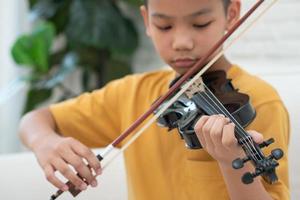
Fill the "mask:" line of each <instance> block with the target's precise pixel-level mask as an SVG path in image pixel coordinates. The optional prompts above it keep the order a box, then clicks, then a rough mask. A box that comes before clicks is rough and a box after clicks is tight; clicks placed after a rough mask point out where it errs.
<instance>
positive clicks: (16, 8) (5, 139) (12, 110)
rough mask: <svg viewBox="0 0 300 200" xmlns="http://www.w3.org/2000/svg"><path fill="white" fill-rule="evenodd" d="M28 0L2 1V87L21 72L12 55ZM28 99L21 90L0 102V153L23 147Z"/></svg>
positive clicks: (0, 19)
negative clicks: (22, 121)
mask: <svg viewBox="0 0 300 200" xmlns="http://www.w3.org/2000/svg"><path fill="white" fill-rule="evenodd" d="M25 10H26V1H23V0H10V1H5V0H0V30H1V31H0V90H1V89H3V88H4V87H6V86H7V84H8V83H9V82H11V81H12V80H13V79H15V78H16V76H17V75H18V74H19V72H20V69H18V68H17V67H16V66H15V65H14V63H13V61H12V59H11V56H10V48H11V45H12V44H13V42H14V40H15V39H16V37H17V35H19V34H20V33H21V32H23V31H24V28H25V17H24V16H25ZM23 100H24V92H22V91H21V92H19V93H18V94H15V95H13V96H12V97H11V98H9V99H8V101H7V102H4V103H1V104H0V153H5V152H14V151H16V150H18V149H20V145H19V140H18V137H17V134H16V132H17V124H18V121H19V117H20V111H21V109H22V103H23Z"/></svg>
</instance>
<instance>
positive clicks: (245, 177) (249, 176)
mask: <svg viewBox="0 0 300 200" xmlns="http://www.w3.org/2000/svg"><path fill="white" fill-rule="evenodd" d="M253 179H254V176H253V175H252V174H251V173H250V172H247V173H245V174H244V175H243V177H242V181H243V183H245V184H250V183H252V182H253Z"/></svg>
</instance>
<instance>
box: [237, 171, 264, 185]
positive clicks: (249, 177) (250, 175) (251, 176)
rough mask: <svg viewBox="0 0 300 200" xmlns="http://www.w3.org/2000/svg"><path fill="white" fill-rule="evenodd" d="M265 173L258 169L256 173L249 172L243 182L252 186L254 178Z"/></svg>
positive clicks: (244, 176)
mask: <svg viewBox="0 0 300 200" xmlns="http://www.w3.org/2000/svg"><path fill="white" fill-rule="evenodd" d="M262 172H263V171H261V170H259V169H256V170H255V172H254V173H250V172H247V173H245V174H244V175H243V177H242V181H243V183H245V184H250V183H252V182H253V180H254V178H255V177H257V176H259V175H260V174H261V173H262Z"/></svg>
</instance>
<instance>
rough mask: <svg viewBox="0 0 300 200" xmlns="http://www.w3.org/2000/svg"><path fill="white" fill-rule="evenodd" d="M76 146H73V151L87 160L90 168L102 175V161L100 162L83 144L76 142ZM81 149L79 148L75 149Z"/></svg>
mask: <svg viewBox="0 0 300 200" xmlns="http://www.w3.org/2000/svg"><path fill="white" fill-rule="evenodd" d="M74 143H75V145H74V146H72V149H73V150H74V151H75V152H76V153H77V154H78V155H80V156H82V157H83V158H85V159H86V161H87V162H88V164H89V166H90V167H91V168H92V169H93V170H94V172H95V173H96V174H97V175H100V174H101V173H102V168H101V165H100V161H99V160H98V158H97V156H96V155H95V154H94V153H93V152H92V151H91V150H90V149H89V148H87V147H86V146H84V145H83V144H81V143H80V142H78V141H74ZM75 147H79V148H75Z"/></svg>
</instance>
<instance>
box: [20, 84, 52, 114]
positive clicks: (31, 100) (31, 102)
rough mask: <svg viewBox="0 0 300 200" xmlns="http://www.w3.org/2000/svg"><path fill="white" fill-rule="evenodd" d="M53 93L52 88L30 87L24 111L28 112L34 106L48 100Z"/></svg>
mask: <svg viewBox="0 0 300 200" xmlns="http://www.w3.org/2000/svg"><path fill="white" fill-rule="evenodd" d="M51 94H52V90H46V89H41V90H39V89H30V90H29V91H28V93H27V100H26V103H25V108H24V112H23V113H27V112H29V111H31V110H33V109H34V108H36V107H37V106H38V105H39V104H41V103H42V102H44V101H45V100H47V99H48V98H49V97H50V96H51Z"/></svg>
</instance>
